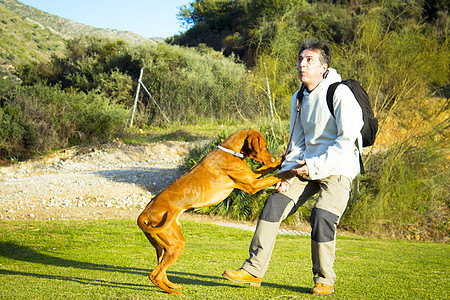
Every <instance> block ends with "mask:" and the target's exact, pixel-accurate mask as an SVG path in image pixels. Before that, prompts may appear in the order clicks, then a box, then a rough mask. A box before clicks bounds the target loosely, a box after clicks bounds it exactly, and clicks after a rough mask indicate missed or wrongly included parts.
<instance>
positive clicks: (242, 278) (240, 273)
mask: <svg viewBox="0 0 450 300" xmlns="http://www.w3.org/2000/svg"><path fill="white" fill-rule="evenodd" d="M222 276H223V277H225V278H226V279H228V280H231V281H233V282H236V283H249V284H250V285H251V286H261V281H262V278H260V277H255V276H253V275H252V274H250V273H249V272H247V271H245V270H244V269H239V270H236V271H230V270H226V271H225V272H223V274H222Z"/></svg>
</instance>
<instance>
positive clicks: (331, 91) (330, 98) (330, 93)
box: [327, 82, 341, 118]
mask: <svg viewBox="0 0 450 300" xmlns="http://www.w3.org/2000/svg"><path fill="white" fill-rule="evenodd" d="M339 84H341V82H335V83H332V84H330V86H329V87H328V91H327V105H328V109H329V110H330V113H331V115H332V116H333V118H336V117H335V115H334V105H333V97H334V92H335V91H336V89H337V87H338V86H339Z"/></svg>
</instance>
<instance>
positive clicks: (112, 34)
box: [0, 0, 160, 44]
mask: <svg viewBox="0 0 450 300" xmlns="http://www.w3.org/2000/svg"><path fill="white" fill-rule="evenodd" d="M0 5H3V6H4V7H5V8H6V9H8V10H10V11H11V12H14V13H16V14H17V15H19V16H21V17H24V18H25V19H26V20H27V21H29V22H30V23H34V24H37V25H39V26H40V27H43V28H48V29H49V30H50V31H51V32H53V33H56V34H60V35H61V36H62V37H64V38H72V37H77V36H80V35H89V36H101V37H109V38H115V39H122V40H125V41H127V42H129V43H131V44H139V43H142V42H148V41H150V42H157V41H159V40H160V39H147V38H145V37H143V36H140V35H138V34H136V33H133V32H129V31H121V30H114V29H102V28H96V27H93V26H89V25H84V24H81V23H78V22H75V21H71V20H67V19H65V18H61V17H58V16H54V15H51V14H49V13H46V12H44V11H41V10H39V9H36V8H33V7H30V6H27V5H24V4H22V3H20V2H19V1H16V0H0Z"/></svg>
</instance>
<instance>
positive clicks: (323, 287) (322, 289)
mask: <svg viewBox="0 0 450 300" xmlns="http://www.w3.org/2000/svg"><path fill="white" fill-rule="evenodd" d="M333 292H334V287H333V286H331V285H328V284H323V283H316V285H315V286H314V288H313V289H312V290H311V293H312V294H315V295H330V294H333Z"/></svg>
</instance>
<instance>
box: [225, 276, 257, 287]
mask: <svg viewBox="0 0 450 300" xmlns="http://www.w3.org/2000/svg"><path fill="white" fill-rule="evenodd" d="M222 276H223V277H225V278H226V279H228V280H230V281H233V282H235V283H248V284H250V285H251V286H256V287H259V286H261V282H258V281H251V280H237V279H234V278H231V277H229V276H227V275H225V274H222Z"/></svg>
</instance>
